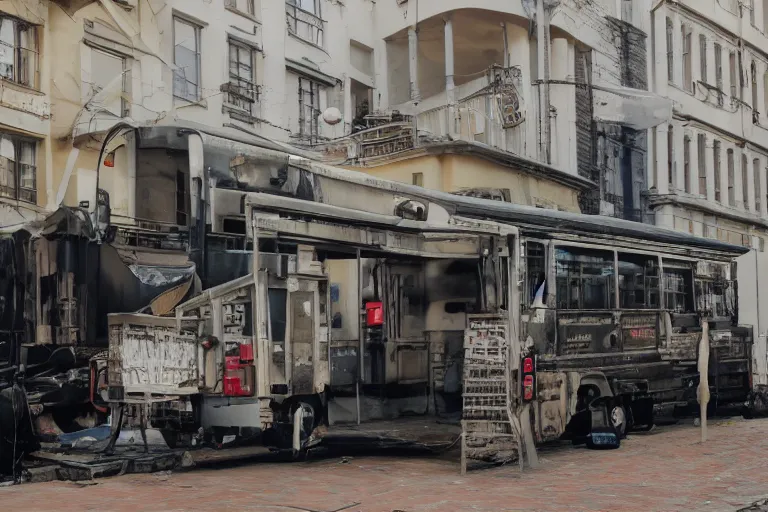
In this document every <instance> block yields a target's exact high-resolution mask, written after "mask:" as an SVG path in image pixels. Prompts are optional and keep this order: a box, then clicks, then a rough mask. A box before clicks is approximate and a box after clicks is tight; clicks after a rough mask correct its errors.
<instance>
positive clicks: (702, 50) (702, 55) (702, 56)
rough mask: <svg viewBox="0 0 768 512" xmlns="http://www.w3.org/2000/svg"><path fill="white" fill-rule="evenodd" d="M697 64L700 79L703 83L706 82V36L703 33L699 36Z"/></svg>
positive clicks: (707, 79)
mask: <svg viewBox="0 0 768 512" xmlns="http://www.w3.org/2000/svg"><path fill="white" fill-rule="evenodd" d="M699 66H701V81H702V82H704V83H705V84H708V83H709V77H708V76H707V36H705V35H704V34H701V35H700V36H699Z"/></svg>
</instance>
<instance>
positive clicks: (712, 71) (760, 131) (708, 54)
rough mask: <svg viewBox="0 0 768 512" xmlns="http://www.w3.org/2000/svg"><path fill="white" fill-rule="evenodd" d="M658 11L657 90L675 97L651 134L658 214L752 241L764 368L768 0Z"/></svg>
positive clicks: (704, 231)
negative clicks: (667, 117)
mask: <svg viewBox="0 0 768 512" xmlns="http://www.w3.org/2000/svg"><path fill="white" fill-rule="evenodd" d="M650 16H651V25H652V33H653V38H652V42H651V45H652V50H651V51H652V54H653V63H652V66H651V69H650V75H651V83H652V87H653V91H654V92H656V93H657V94H659V95H661V96H664V97H667V98H669V99H670V100H672V102H673V105H674V108H673V116H672V118H671V119H670V120H669V122H668V123H664V124H661V125H658V126H657V127H655V128H653V129H652V130H651V134H650V138H651V140H652V151H651V152H650V153H649V155H650V156H649V163H648V167H649V170H650V171H651V172H649V180H648V181H649V190H650V193H649V203H650V205H651V208H652V209H653V211H654V215H655V222H656V224H658V225H660V226H664V227H668V228H672V229H676V230H681V231H687V232H690V233H693V234H695V235H698V236H703V237H709V238H717V239H719V240H722V241H727V242H730V243H735V244H740V245H745V246H747V247H750V248H752V251H751V252H750V253H749V254H747V255H746V256H744V257H742V259H741V262H740V263H739V275H738V282H739V293H738V295H739V306H740V308H741V309H740V310H741V316H740V321H741V322H743V323H746V324H752V325H754V326H755V331H756V332H755V338H756V345H755V349H756V350H755V367H756V371H755V372H754V373H755V375H763V376H764V375H765V370H766V354H765V345H766V329H768V325H767V324H766V321H765V318H766V315H768V300H766V298H765V296H764V294H763V296H762V297H761V294H760V291H761V289H764V285H765V284H766V283H767V282H766V279H768V277H766V276H768V257H766V252H765V244H766V237H767V236H768V196H767V195H766V193H767V191H768V188H767V187H768V51H767V50H766V49H768V2H765V1H763V0H743V1H739V0H712V1H698V0H697V1H687V0H680V1H676V2H668V1H664V2H658V3H657V4H656V5H655V8H654V10H653V11H652V12H651V13H650ZM761 383H762V384H765V382H761Z"/></svg>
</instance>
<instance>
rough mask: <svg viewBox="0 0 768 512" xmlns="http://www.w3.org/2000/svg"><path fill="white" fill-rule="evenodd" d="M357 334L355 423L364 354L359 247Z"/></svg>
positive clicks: (358, 413) (358, 416)
mask: <svg viewBox="0 0 768 512" xmlns="http://www.w3.org/2000/svg"><path fill="white" fill-rule="evenodd" d="M356 307H357V321H358V327H357V336H358V348H357V349H358V351H359V352H360V353H359V360H358V363H357V386H356V389H355V399H356V402H357V424H358V425H359V424H360V388H361V387H362V385H363V382H364V379H365V366H364V365H365V356H364V347H365V340H364V339H363V338H364V336H363V317H362V307H363V261H362V259H360V249H357V306H356Z"/></svg>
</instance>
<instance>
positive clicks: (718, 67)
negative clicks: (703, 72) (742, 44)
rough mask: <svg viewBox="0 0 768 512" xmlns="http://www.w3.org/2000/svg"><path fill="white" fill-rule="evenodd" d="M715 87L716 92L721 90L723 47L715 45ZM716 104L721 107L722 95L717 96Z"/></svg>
mask: <svg viewBox="0 0 768 512" xmlns="http://www.w3.org/2000/svg"><path fill="white" fill-rule="evenodd" d="M714 51H715V85H716V86H717V89H718V91H722V90H723V47H722V46H720V45H719V44H718V43H715V50H714ZM717 104H718V105H720V106H722V104H723V95H722V94H718V95H717Z"/></svg>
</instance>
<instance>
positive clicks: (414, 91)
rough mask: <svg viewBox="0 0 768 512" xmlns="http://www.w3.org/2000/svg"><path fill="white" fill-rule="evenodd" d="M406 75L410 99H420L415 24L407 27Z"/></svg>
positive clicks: (417, 39) (417, 37)
mask: <svg viewBox="0 0 768 512" xmlns="http://www.w3.org/2000/svg"><path fill="white" fill-rule="evenodd" d="M408 75H409V77H410V88H411V91H410V92H411V101H418V100H420V99H421V94H420V93H419V33H418V31H417V29H416V26H415V25H414V26H412V27H408Z"/></svg>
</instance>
